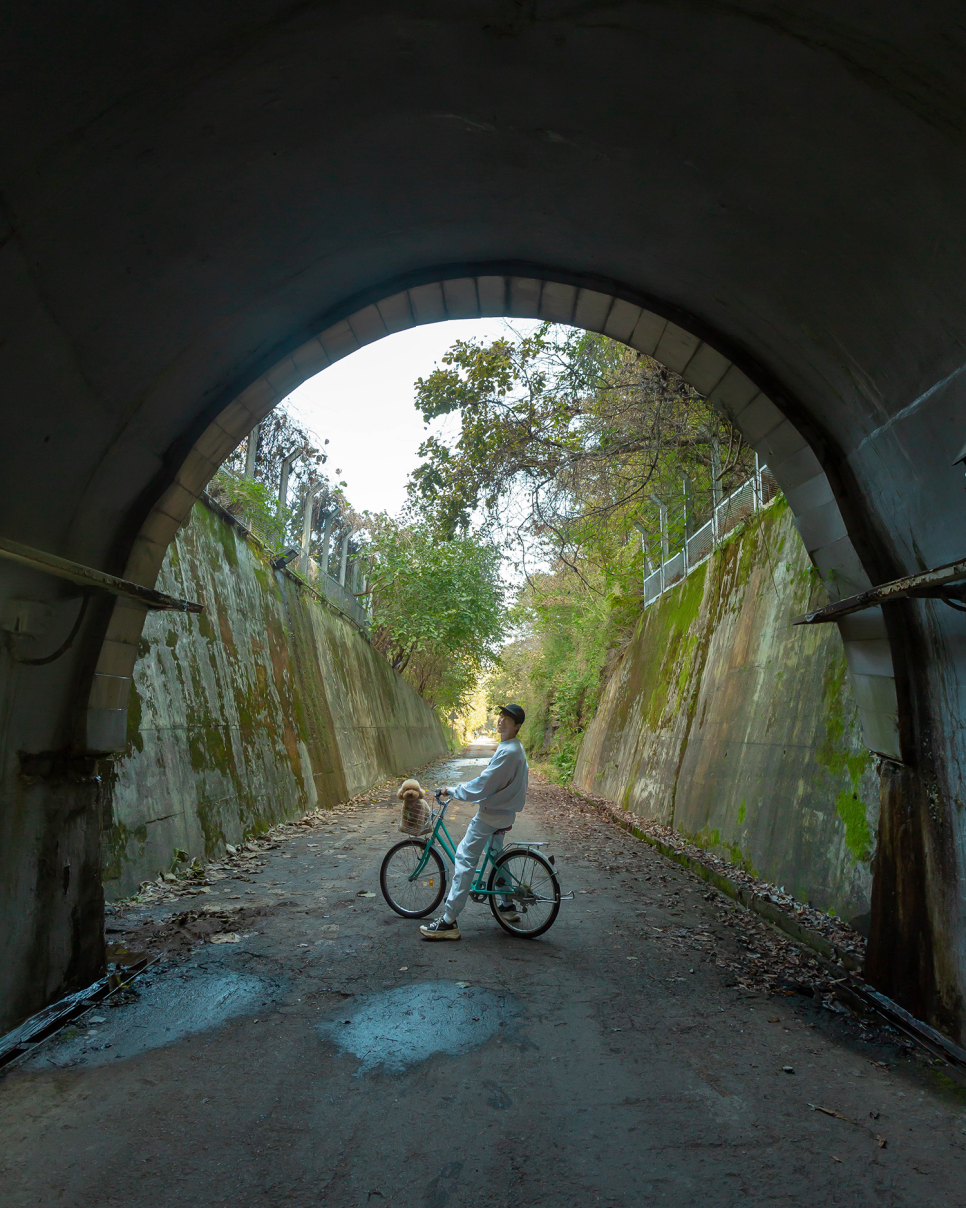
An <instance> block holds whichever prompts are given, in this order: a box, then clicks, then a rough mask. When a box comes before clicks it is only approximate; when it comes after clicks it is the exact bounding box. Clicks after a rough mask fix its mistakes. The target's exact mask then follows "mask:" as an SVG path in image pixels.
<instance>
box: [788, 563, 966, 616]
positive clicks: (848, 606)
mask: <svg viewBox="0 0 966 1208" xmlns="http://www.w3.org/2000/svg"><path fill="white" fill-rule="evenodd" d="M957 579H966V558H960V559H959V560H958V561H956V562H947V563H946V565H945V566H937V567H936V568H935V569H934V570H924V571H921V572H920V573H919V574H918V575H906V576H905V578H902V579H893V580H892V581H891V582H889V583H882V584H880V585H879V586H878V587H870V588H868V590H867V591H860V592H858V593H857V594H856V595H854V596H847V597H846V598H845V599H844V600H836V602H835V603H834V604H826V605H825V607H824V608H817V609H816V610H815V611H814V612H806V613H804V614H803V615H802V616H800V617H795V618H794V620H793V621H792V624H793V625H824V624H828V623H829V622H830V621H840V620H841V619H842V617H847V616H848V615H849V614H850V613H853V612H861V611H862V609H864V608H876V607H878V605H880V604H888V603H890V602H891V601H893V600H909V599H912V600H942V602H943V603H944V604H948V605H949V606H950V607H951V608H955V609H957V610H958V611H960V612H966V607H964V606H963V603H962V601H964V600H966V586H960V587H948V586H947V584H950V583H955V582H956V580H957ZM957 601H958V602H957Z"/></svg>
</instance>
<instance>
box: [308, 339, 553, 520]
mask: <svg viewBox="0 0 966 1208" xmlns="http://www.w3.org/2000/svg"><path fill="white" fill-rule="evenodd" d="M536 326H537V324H536V323H533V322H525V321H519V320H514V321H513V330H515V331H518V332H521V333H522V332H530V331H532V330H533V329H534V328H535V327H536ZM507 331H508V327H507V324H506V321H505V320H503V319H459V320H452V321H450V322H448V323H430V324H427V325H426V326H425V327H413V328H410V329H409V330H408V331H401V332H398V333H397V334H396V335H392V336H386V338H385V339H382V340H377V341H376V342H375V343H374V344H368V345H367V346H366V347H365V348H362V349H360V350H359V352H354V353H353V354H352V355H351V356H348V357H345V358H344V359H343V360H341V361H339V362H338V363H337V364H335V365H333V366H332V367H331V368H330V369H324V370H323V371H322V372H321V373H320V374H318V375H317V376H316V377H314V378H310V379H309V380H308V381H307V382H305V383H304V384H303V385H301V386H300V387H299V388H298V389H297V390H295V391H293V393H292V394H291V395H289V397H288V398H287V399H286V400H285V405H286V406H288V407H289V409H290V410H291V412H292V413H293V414H294V415H295V416H297V417H298V418H299V419H300V420H302V422H303V423H304V424H305V425H306V426H307V427H308V428H309V429H310V431H312V432H314V433H315V435H316V436H317V437H318V438H319V441H320V443H321V442H322V441H323V440H325V438H326V437H328V438H329V445H328V449H327V452H328V454H329V461H328V464H327V465H326V467H325V470H326V472H327V474H328V476H329V479H330V480H331V481H333V482H335V481H336V480H337V479H344V480H345V482H346V483H347V484H348V485H347V486H346V497H347V498H348V500H349V503H350V504H351V505H352V507H354V508H355V509H356V510H357V511H360V512H364V511H371V512H381V511H386V512H389V513H391V514H392V515H395V514H396V513H398V512H399V510H400V509H401V508H402V507H403V505H404V503H405V501H406V479H407V478H408V477H409V474H410V473H411V471H412V470H414V469H415V468H416V466H417V465H418V464H419V457H418V456H417V452H416V451H417V449H418V448H419V446H420V444H421V443H422V441H423V440H425V439H426V436H427V435H428V433H427V431H426V428H425V426H424V424H423V417H422V416H421V415H420V414H419V412H418V411H417V410H416V408H415V406H414V405H413V398H414V389H413V386H414V383H415V381H416V379H417V378H419V377H427V376H428V375H429V374H430V373H432V371H433V368H434V367H435V366H436V365H437V364H438V363H439V362H440V361H441V360H442V358H443V355H444V353H445V352H446V350H447V349H448V348H449V347H450V345H451V344H453V343H455V341H456V340H468V339H477V340H487V341H490V340H493V339H496V338H497V337H498V336H501V335H504V334H505V333H506V332H507ZM448 422H449V423H450V424H451V423H452V420H450V421H448ZM444 424H447V420H446V419H443V420H441V421H437V423H435V424H434V425H433V430H434V431H436V430H437V425H439V426H442V425H444ZM336 470H341V471H342V473H341V474H336Z"/></svg>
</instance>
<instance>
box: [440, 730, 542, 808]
mask: <svg viewBox="0 0 966 1208" xmlns="http://www.w3.org/2000/svg"><path fill="white" fill-rule="evenodd" d="M529 774H530V768H529V765H528V764H527V756H526V752H525V751H524V749H523V745H522V744H521V742H520V741H519V739H517V738H511V739H509V741H507V742H501V743H500V745H499V746H498V747H497V749H496V752H495V753H494V755H493V758H492V759H491V760H490V762H489V763H488V764H487V765H486V767H485V768H484V769H483V771H482V772H481V773H480V774H479V776H477V777H476V779H475V780H468V781H467V782H466V783H465V784H458V785H456V787H455V788H454V789H453V796H454V797H456V798H457V800H459V801H477V802H479V805H480V813H481V814H487V815H489V814H501V815H502V814H506V815H511V814H519V813H520V811H521V810H522V809H523V807H524V804H525V803H526V799H527V780H528V778H529Z"/></svg>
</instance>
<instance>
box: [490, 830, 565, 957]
mask: <svg viewBox="0 0 966 1208" xmlns="http://www.w3.org/2000/svg"><path fill="white" fill-rule="evenodd" d="M486 887H487V889H495V890H498V891H499V892H498V893H497V894H494V895H492V896H491V897H490V909H491V910H492V911H493V917H494V918H495V919H496V921H497V922H498V923H499V924H500V926H501V927H502V928H503V930H504V931H509V933H510V935H519V936H522V937H523V938H524V939H529V940H532V939H536V937H537V936H538V935H543V933H544V932H545V931H546V930H547V929H548V928H549V927H552V926H553V924H554V920H555V919H556V917H557V915H558V914H559V912H560V884H559V882H558V881H557V875H556V873H555V872H554V871H553V866H552V865H551V864H550V863H549V862H548V861H547V860H546V859H545V858H544V857H543V856H541V855H540V853H539V852H536V851H529V850H527V848H525V847H515V848H511V849H510V850H509V851H507V852H504V853H503V855H502V856H500V858H499V859H498V860H497V862H496V864H495V865H494V867H493V871H492V872H491V873H490V879H489V881H488V882H487V886H486ZM504 899H506V900H507V901H511V902H512V903H513V905H514V906H516V908H517V911H518V912H519V915H520V918H519V919H518V920H517V922H515V923H511V922H510V921H509V920H508V919H506V918H505V917H504V916H503V915H502V914H500V911H499V905H500V903H501V902H502V901H503V900H504Z"/></svg>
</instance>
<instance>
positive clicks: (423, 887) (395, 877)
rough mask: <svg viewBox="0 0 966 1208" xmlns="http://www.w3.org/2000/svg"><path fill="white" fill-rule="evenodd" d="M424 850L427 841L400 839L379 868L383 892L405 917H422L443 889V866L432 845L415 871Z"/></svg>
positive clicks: (438, 897)
mask: <svg viewBox="0 0 966 1208" xmlns="http://www.w3.org/2000/svg"><path fill="white" fill-rule="evenodd" d="M425 851H426V844H425V843H422V842H420V841H419V840H418V839H403V841H402V843H397V844H396V846H395V847H391V848H390V849H389V851H387V852H386V858H385V859H384V860H383V862H382V868H380V869H379V888H380V889H381V890H382V896H383V897H384V898H385V899H386V901H387V902H388V903H389V905H390V906H391V907H392V908H393V910H395V912H396V914H401V915H402V916H403V918H404V919H421V918H423V917H424V916H425V915H427V914H430V913H431V912H432V911H434V910H435V909H436V907H437V906H438V905H439V904H440V902H441V901H442V900H443V894H444V893H445V892H446V867H445V865H444V864H443V858H442V856H441V855H440V854H439V852H438V851H437V850H436V848H435V847H431V848H430V849H429V858H428V859H427V860H426V862H425V864H424V865H423V869H422V872H420V874H419V876H418V877H417V876H416V875H415V873H416V869H417V868H418V867H419V862H420V861H421V860H422V858H423V853H424V852H425Z"/></svg>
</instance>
